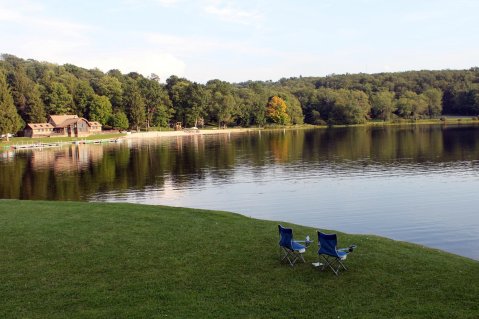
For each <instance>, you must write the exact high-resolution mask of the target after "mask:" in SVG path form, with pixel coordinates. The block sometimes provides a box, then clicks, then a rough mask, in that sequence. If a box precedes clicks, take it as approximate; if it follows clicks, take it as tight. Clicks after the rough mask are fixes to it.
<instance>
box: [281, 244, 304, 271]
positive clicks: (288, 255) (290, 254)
mask: <svg viewBox="0 0 479 319" xmlns="http://www.w3.org/2000/svg"><path fill="white" fill-rule="evenodd" d="M281 252H282V253H281ZM279 257H280V261H283V260H285V259H286V260H288V262H289V264H290V265H291V267H293V266H294V264H295V263H296V261H298V259H301V260H302V261H303V263H305V262H306V261H305V260H304V257H303V254H301V253H299V252H296V251H291V250H289V249H286V248H284V247H280V256H279Z"/></svg>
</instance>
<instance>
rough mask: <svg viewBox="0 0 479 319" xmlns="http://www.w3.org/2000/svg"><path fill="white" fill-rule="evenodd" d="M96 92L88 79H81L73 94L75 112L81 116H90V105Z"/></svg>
mask: <svg viewBox="0 0 479 319" xmlns="http://www.w3.org/2000/svg"><path fill="white" fill-rule="evenodd" d="M94 95H95V92H94V91H93V89H92V87H91V86H90V84H89V83H88V82H87V81H79V82H78V83H77V86H76V88H75V91H74V94H73V102H74V104H75V113H76V114H77V115H79V116H83V117H89V115H88V113H89V112H90V105H91V103H92V101H93V96H94Z"/></svg>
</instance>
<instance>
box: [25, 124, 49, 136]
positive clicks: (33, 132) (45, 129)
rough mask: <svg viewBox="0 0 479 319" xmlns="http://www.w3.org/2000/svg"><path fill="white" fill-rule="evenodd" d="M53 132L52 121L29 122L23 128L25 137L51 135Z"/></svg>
mask: <svg viewBox="0 0 479 319" xmlns="http://www.w3.org/2000/svg"><path fill="white" fill-rule="evenodd" d="M52 134H53V125H51V124H50V123H28V124H27V126H26V127H25V129H24V130H23V135H24V136H25V137H50V136H51V135H52Z"/></svg>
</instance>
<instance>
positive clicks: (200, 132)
mask: <svg viewBox="0 0 479 319" xmlns="http://www.w3.org/2000/svg"><path fill="white" fill-rule="evenodd" d="M255 130H258V129H255V128H253V129H252V128H231V129H216V130H215V129H212V130H201V129H197V130H193V129H184V130H181V131H164V132H162V131H154V132H139V133H136V132H131V133H128V134H127V135H125V136H124V137H122V138H126V139H136V138H152V137H174V136H192V135H212V134H231V133H244V132H250V131H255Z"/></svg>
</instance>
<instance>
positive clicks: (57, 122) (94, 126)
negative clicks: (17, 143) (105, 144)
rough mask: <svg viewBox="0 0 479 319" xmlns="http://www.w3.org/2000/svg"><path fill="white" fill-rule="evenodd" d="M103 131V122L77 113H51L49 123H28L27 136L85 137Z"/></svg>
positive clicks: (25, 132) (25, 131) (24, 132)
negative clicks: (90, 119)
mask: <svg viewBox="0 0 479 319" xmlns="http://www.w3.org/2000/svg"><path fill="white" fill-rule="evenodd" d="M98 133H101V124H100V123H98V122H90V121H88V120H87V119H85V118H83V117H78V116H77V115H50V116H49V117H48V123H28V124H27V126H26V127H25V129H24V130H23V135H24V136H25V137H50V136H58V137H83V136H89V135H91V134H98Z"/></svg>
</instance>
